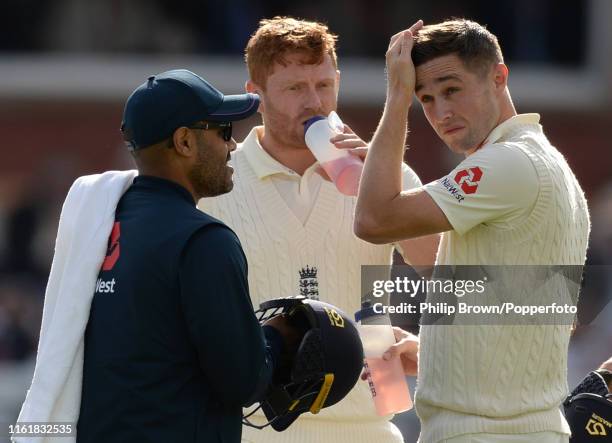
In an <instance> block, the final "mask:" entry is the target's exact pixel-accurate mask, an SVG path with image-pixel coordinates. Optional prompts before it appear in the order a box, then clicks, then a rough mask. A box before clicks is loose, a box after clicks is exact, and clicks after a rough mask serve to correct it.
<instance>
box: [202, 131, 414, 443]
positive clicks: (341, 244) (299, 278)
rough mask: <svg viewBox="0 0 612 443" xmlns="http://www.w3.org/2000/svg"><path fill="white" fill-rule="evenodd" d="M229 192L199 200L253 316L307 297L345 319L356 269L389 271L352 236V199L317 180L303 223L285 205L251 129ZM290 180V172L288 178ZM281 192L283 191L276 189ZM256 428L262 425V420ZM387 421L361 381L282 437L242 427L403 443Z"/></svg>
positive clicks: (247, 432)
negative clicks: (238, 251)
mask: <svg viewBox="0 0 612 443" xmlns="http://www.w3.org/2000/svg"><path fill="white" fill-rule="evenodd" d="M232 166H233V167H234V189H233V190H232V191H231V192H230V193H228V194H225V195H222V196H219V197H215V198H207V199H202V200H201V201H200V203H199V205H198V206H199V207H200V209H202V210H204V211H205V212H207V213H208V214H210V215H212V216H213V217H216V218H218V219H220V220H222V221H223V222H225V223H226V224H227V225H228V226H230V227H231V228H232V229H233V230H234V231H235V232H236V234H237V235H238V238H239V239H240V242H241V243H242V247H243V248H244V251H245V254H246V257H247V260H248V266H249V289H250V293H251V299H252V300H253V305H254V307H255V309H257V307H258V306H259V304H260V303H261V302H263V301H265V300H268V299H271V298H277V297H286V296H293V295H300V294H302V295H306V296H309V297H312V298H316V299H320V300H322V301H325V302H328V303H331V304H333V305H335V306H338V307H339V308H340V309H342V310H343V311H344V312H345V313H346V314H347V315H348V316H349V317H352V316H353V314H354V313H355V311H357V310H358V309H359V308H360V302H361V300H360V285H361V277H360V276H361V265H390V264H391V260H392V250H393V246H392V245H373V244H370V243H367V242H364V241H362V240H360V239H358V238H357V237H356V236H355V235H354V234H353V215H354V211H355V204H356V198H355V197H347V196H344V195H342V194H341V193H339V192H338V191H337V190H336V188H335V187H334V185H333V184H331V183H329V182H327V181H323V183H321V186H320V189H319V190H318V194H317V196H316V199H315V201H314V206H313V208H312V210H311V211H310V215H309V216H308V218H307V220H306V223H305V224H303V223H301V222H300V220H299V219H298V217H297V216H296V215H295V214H294V213H293V212H292V211H291V209H290V208H289V207H288V206H287V204H286V203H285V201H284V200H283V197H282V196H281V194H280V193H279V192H278V190H277V188H276V186H278V181H277V184H276V185H275V184H274V183H273V181H272V180H271V178H272V177H273V175H274V174H286V171H287V168H286V167H285V166H283V165H281V164H280V163H278V162H276V160H274V159H273V158H272V157H270V156H269V154H267V153H266V152H265V151H264V150H263V148H262V147H261V145H260V144H259V141H258V137H257V128H253V130H252V131H251V133H250V134H249V135H248V136H247V138H246V139H245V141H244V142H243V143H242V145H240V146H239V147H238V149H237V150H236V151H234V152H233V153H232ZM293 175H295V173H293ZM419 185H420V181H419V179H418V177H417V176H416V174H414V172H413V171H412V170H411V169H409V168H405V169H404V188H406V189H410V188H414V187H418V186H419ZM281 186H282V184H281ZM254 417H255V420H253V421H254V422H256V423H260V422H261V418H262V417H263V414H260V416H259V417H260V418H259V419H258V418H257V417H256V416H254ZM390 418H391V416H387V417H379V416H378V415H376V412H375V409H374V405H373V401H372V397H371V394H370V391H369V389H368V386H367V384H366V383H365V382H363V381H361V380H359V381H358V382H357V385H356V386H355V388H354V389H353V390H352V391H351V392H350V393H349V395H348V396H347V397H346V398H344V399H343V400H342V401H341V402H339V403H338V404H336V405H334V406H332V407H330V408H324V409H322V410H321V412H320V413H319V414H317V415H312V414H309V413H306V414H302V415H301V416H300V418H299V419H298V420H297V421H296V422H295V423H294V424H292V425H291V426H290V427H289V428H288V429H287V430H286V431H284V432H282V433H278V432H276V431H274V430H272V429H271V428H269V427H268V428H266V429H264V430H256V429H252V428H248V427H243V441H249V442H262V443H264V442H265V443H274V442H289V443H326V442H329V443H340V442H347V443H349V442H350V443H360V442H363V443H366V442H368V443H371V442H401V441H403V439H402V436H401V433H400V432H399V430H398V429H397V428H396V427H395V426H394V425H393V424H392V423H391V422H390V421H389V420H390Z"/></svg>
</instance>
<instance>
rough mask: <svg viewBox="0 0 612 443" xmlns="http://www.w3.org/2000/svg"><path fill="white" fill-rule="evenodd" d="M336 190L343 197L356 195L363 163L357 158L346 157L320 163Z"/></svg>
mask: <svg viewBox="0 0 612 443" xmlns="http://www.w3.org/2000/svg"><path fill="white" fill-rule="evenodd" d="M321 167H322V168H323V169H324V170H325V172H327V175H329V178H331V179H332V181H333V182H334V184H335V185H336V187H337V188H338V190H339V191H340V192H341V193H343V194H344V195H351V196H355V195H357V191H358V190H359V180H360V179H361V171H362V170H363V163H362V161H361V160H360V159H358V158H357V157H354V156H352V155H347V156H344V157H340V158H337V159H335V160H332V161H328V162H325V163H321Z"/></svg>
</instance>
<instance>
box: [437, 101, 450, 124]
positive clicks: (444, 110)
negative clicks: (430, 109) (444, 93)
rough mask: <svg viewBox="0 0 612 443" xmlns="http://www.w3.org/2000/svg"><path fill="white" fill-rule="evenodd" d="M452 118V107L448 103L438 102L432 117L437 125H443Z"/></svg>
mask: <svg viewBox="0 0 612 443" xmlns="http://www.w3.org/2000/svg"><path fill="white" fill-rule="evenodd" d="M452 116H453V110H452V107H451V106H450V105H449V104H448V103H444V102H443V101H438V103H436V105H435V109H434V117H435V119H436V121H437V122H438V123H444V122H445V121H447V120H449V119H450V118H451V117H452Z"/></svg>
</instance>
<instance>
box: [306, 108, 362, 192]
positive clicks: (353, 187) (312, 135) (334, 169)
mask: <svg viewBox="0 0 612 443" xmlns="http://www.w3.org/2000/svg"><path fill="white" fill-rule="evenodd" d="M343 132H344V123H342V120H340V117H338V114H336V113H335V112H334V111H332V112H330V113H329V116H327V118H326V117H322V116H320V115H319V116H316V117H312V118H310V119H308V120H307V121H306V123H305V124H304V139H305V141H306V146H308V148H309V149H310V150H311V151H312V153H313V154H314V156H315V157H316V159H317V160H318V161H319V164H320V165H321V167H322V168H323V169H324V170H325V172H327V175H329V178H331V179H332V181H333V182H334V184H335V185H336V188H338V190H339V191H340V192H342V193H343V194H345V195H357V191H358V189H359V179H360V178H361V171H362V170H363V162H362V161H361V159H359V158H358V157H355V156H354V155H351V154H349V153H348V151H346V150H345V149H338V148H336V147H335V146H334V144H333V143H331V142H330V141H329V139H330V138H332V137H333V136H335V135H337V134H342V133H343Z"/></svg>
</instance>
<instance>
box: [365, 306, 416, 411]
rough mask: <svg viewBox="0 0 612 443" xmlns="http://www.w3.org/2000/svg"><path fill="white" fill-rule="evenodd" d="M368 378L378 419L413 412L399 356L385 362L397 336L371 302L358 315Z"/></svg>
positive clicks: (385, 316) (388, 320) (385, 317)
mask: <svg viewBox="0 0 612 443" xmlns="http://www.w3.org/2000/svg"><path fill="white" fill-rule="evenodd" d="M355 321H356V322H358V323H359V326H358V330H359V336H360V337H361V342H362V343H363V353H364V357H365V364H364V366H365V369H366V373H367V374H368V383H369V385H370V392H371V393H372V398H373V400H374V407H375V408H376V413H377V414H378V415H381V416H384V415H389V414H396V413H399V412H404V411H407V410H409V409H411V408H412V398H411V397H410V391H409V390H408V384H407V383H406V376H405V375H404V369H403V368H402V362H401V360H400V358H399V356H396V357H394V358H392V359H391V360H383V358H382V355H383V354H384V352H385V351H386V350H387V349H389V347H390V346H391V345H393V344H395V334H394V333H393V328H392V327H391V321H390V319H389V316H388V315H386V314H377V313H376V312H374V308H373V307H372V306H371V305H370V302H364V303H363V304H362V306H361V310H359V311H357V312H356V313H355Z"/></svg>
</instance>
